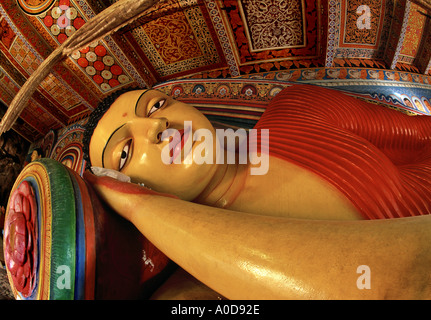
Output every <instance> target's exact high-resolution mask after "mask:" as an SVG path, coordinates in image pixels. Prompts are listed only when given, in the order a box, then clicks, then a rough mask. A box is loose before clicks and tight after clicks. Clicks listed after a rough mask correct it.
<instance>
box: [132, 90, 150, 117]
mask: <svg viewBox="0 0 431 320" xmlns="http://www.w3.org/2000/svg"><path fill="white" fill-rule="evenodd" d="M148 91H150V89H147V90H145V91H144V92H142V94H141V95H140V96H139V98H138V100H137V101H136V104H135V115H136V116H137V115H138V114H137V109H138V104H139V101H141V98H142V96H143V95H144V94H146V93H147V92H148Z"/></svg>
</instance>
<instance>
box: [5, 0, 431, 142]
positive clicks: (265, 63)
mask: <svg viewBox="0 0 431 320" xmlns="http://www.w3.org/2000/svg"><path fill="white" fill-rule="evenodd" d="M113 2H114V1H113V0H101V1H96V0H0V100H1V102H2V108H3V109H6V108H7V106H8V105H9V104H10V103H11V101H12V99H13V97H14V96H15V95H16V93H17V92H18V91H19V89H20V87H21V86H22V85H23V84H24V83H25V81H26V80H27V79H28V78H29V76H30V75H31V74H32V73H33V72H34V71H35V70H36V69H37V68H38V66H39V65H40V64H41V62H42V61H43V60H44V59H46V58H47V57H48V56H49V54H50V53H51V52H52V51H53V50H54V49H55V48H57V47H58V46H59V45H60V44H61V43H63V42H64V41H65V40H66V39H67V38H68V37H69V36H70V35H71V34H73V32H75V31H76V30H78V29H79V28H81V27H82V26H83V25H84V24H85V23H86V22H87V21H88V20H89V19H91V18H92V17H94V16H95V15H97V14H98V13H99V12H101V11H103V10H104V9H105V8H107V7H108V6H109V5H110V4H112V3H113ZM430 24H431V1H430V0H417V1H408V0H317V1H314V0H313V1H311V0H168V1H161V2H160V3H159V4H157V5H156V7H154V8H152V9H150V10H149V11H148V12H147V13H146V14H145V15H143V16H142V17H141V18H139V19H138V20H137V21H135V22H133V23H131V24H129V25H128V26H126V27H124V28H122V29H120V30H118V31H117V32H116V33H114V34H112V35H111V36H107V37H105V38H103V39H102V40H99V41H97V42H94V43H92V44H90V45H89V46H88V47H85V48H81V49H80V50H78V51H76V52H74V53H73V54H72V55H71V56H70V57H69V58H67V59H66V60H64V61H63V62H61V63H59V64H58V65H56V66H55V67H54V68H53V70H52V72H51V73H50V74H49V76H48V77H47V78H46V79H45V80H44V81H43V82H42V83H41V85H40V87H39V88H38V90H37V91H36V93H35V94H34V95H33V97H32V99H31V100H30V102H29V103H28V106H27V107H26V108H25V110H24V111H23V112H22V113H21V116H20V118H19V119H18V121H17V122H16V123H15V125H14V126H13V129H14V130H15V131H17V132H18V133H19V134H20V135H22V136H23V137H24V138H26V139H27V140H29V141H30V142H33V141H35V140H37V139H40V138H41V137H44V136H45V135H46V134H47V133H48V132H49V131H50V130H51V129H53V130H57V129H60V128H64V127H65V126H67V125H70V124H72V123H74V122H76V121H78V120H81V119H83V118H85V117H86V116H88V114H89V113H90V112H91V111H92V110H93V109H94V108H95V107H96V106H97V104H98V102H99V101H101V100H102V99H103V98H104V97H106V96H107V95H109V94H110V93H112V92H113V91H115V90H118V89H120V88H123V87H130V86H136V87H142V88H143V87H153V86H155V85H157V84H160V83H164V82H166V81H171V80H177V79H182V78H201V79H205V78H241V77H253V76H254V75H259V74H260V75H261V74H262V73H266V74H269V73H271V74H273V75H274V74H276V75H277V74H278V75H279V77H281V78H282V77H285V78H286V79H287V80H290V81H301V80H307V78H309V77H311V78H312V79H314V80H318V79H321V80H322V81H323V80H326V79H328V80H333V79H340V78H349V79H355V78H357V79H371V80H373V79H374V80H378V79H380V80H394V81H398V82H399V81H406V82H405V83H406V86H407V87H408V86H409V84H416V85H418V86H422V88H425V89H426V90H430V88H431V28H430ZM319 77H320V78H319ZM404 77H405V79H404ZM308 80H309V79H308ZM430 92H431V91H430ZM428 98H429V99H431V96H428ZM430 101H431V100H430ZM425 102H427V103H428V100H426V101H425ZM428 105H429V104H428ZM4 111H5V110H2V112H3V113H4Z"/></svg>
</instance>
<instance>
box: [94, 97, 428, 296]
mask: <svg viewBox="0 0 431 320" xmlns="http://www.w3.org/2000/svg"><path fill="white" fill-rule="evenodd" d="M184 121H192V123H193V130H194V131H195V130H197V129H202V128H204V129H208V130H210V131H212V132H214V128H213V127H212V126H211V124H210V123H209V122H208V121H207V120H206V118H205V117H204V116H203V115H202V114H201V113H200V112H199V111H197V110H196V109H194V108H192V107H191V106H188V105H186V104H183V103H181V102H178V101H175V100H172V99H171V98H169V97H167V96H165V95H164V94H162V93H160V92H157V91H153V90H150V91H146V92H144V91H135V92H129V93H126V94H124V95H122V96H121V97H120V98H118V99H117V100H116V101H115V102H114V103H113V105H112V106H111V108H110V109H109V110H108V111H107V113H106V114H105V115H104V116H103V117H102V119H101V120H100V122H99V125H98V126H97V128H96V129H95V132H94V135H93V137H92V139H91V143H90V158H91V161H92V165H93V166H98V167H105V168H109V169H115V170H120V169H121V172H123V173H124V174H126V175H128V176H130V177H131V179H132V181H133V182H143V183H145V185H148V186H151V187H152V188H153V189H154V190H157V191H159V192H162V193H167V194H173V195H176V196H177V197H178V199H174V198H172V197H165V196H163V195H148V194H146V192H145V188H142V187H138V186H133V188H132V189H133V190H134V191H130V190H131V189H130V186H127V185H125V184H124V183H120V182H117V181H113V179H112V178H108V177H99V178H97V177H95V176H92V175H87V178H88V180H89V181H91V182H92V183H93V186H94V187H95V189H96V190H97V192H98V193H99V195H100V196H101V198H102V199H104V200H105V201H106V202H107V203H108V204H109V205H110V206H111V207H112V208H113V209H114V210H115V211H116V212H118V213H119V214H120V215H122V216H123V217H125V218H126V219H128V220H129V221H131V222H132V223H133V224H134V225H135V226H136V227H137V228H138V229H139V230H140V231H141V232H142V233H143V234H144V235H145V236H146V237H147V238H148V239H149V240H150V241H151V242H152V243H153V244H155V245H156V246H157V247H158V248H159V249H160V250H161V251H163V252H164V253H165V254H166V255H167V256H168V257H170V258H171V259H172V260H173V261H175V262H176V263H177V264H178V265H179V266H181V267H182V268H183V269H184V270H186V271H187V272H188V273H189V274H191V275H192V276H193V277H195V278H196V279H198V280H200V281H201V282H203V283H204V284H205V285H207V286H208V287H210V288H212V289H213V290H215V291H217V292H218V293H220V294H221V295H223V296H224V297H226V298H229V299H384V298H388V299H421V298H430V288H429V265H430V259H431V251H430V250H431V247H430V243H431V242H430V240H431V239H430V238H431V234H430V232H429V224H430V223H431V220H430V219H431V217H429V216H421V217H412V218H400V219H391V220H378V221H377V220H376V221H358V220H360V219H361V217H360V215H359V213H358V212H357V211H356V209H355V208H354V207H353V206H352V205H351V204H350V203H349V202H348V201H347V200H346V199H345V198H344V196H343V195H341V194H340V193H339V192H338V191H337V190H336V189H335V188H333V187H332V186H331V185H329V184H328V183H327V182H326V181H324V180H322V179H321V178H319V177H317V176H316V175H314V174H312V173H309V172H308V171H306V170H304V169H302V168H299V167H298V166H295V165H293V164H290V163H288V162H286V161H282V160H279V159H276V158H272V157H270V158H269V161H270V163H269V171H268V173H267V174H266V175H261V176H258V175H256V176H252V175H250V174H249V172H250V170H248V169H249V165H239V164H218V165H214V164H212V165H209V164H208V165H207V164H205V165H197V164H194V163H192V164H187V165H185V164H184V163H182V164H176V165H165V164H164V163H162V161H161V150H162V148H163V147H164V146H165V145H166V144H167V143H168V141H162V140H161V139H160V133H161V132H162V131H163V130H165V129H166V128H168V127H169V128H174V129H177V130H181V129H183V123H184ZM215 144H216V142H215ZM198 145H199V142H197V143H195V144H194V145H193V148H197V147H198ZM214 148H216V145H214ZM135 188H136V189H135ZM136 190H138V191H136ZM139 190H140V191H139ZM257 195H258V196H257ZM191 201H193V202H191ZM361 265H366V266H368V267H369V269H370V270H371V288H370V289H360V288H358V286H357V279H358V277H359V276H360V274H358V273H357V270H358V267H359V266H361ZM160 297H161V298H163V297H166V295H163V294H161V295H160ZM182 297H187V296H182Z"/></svg>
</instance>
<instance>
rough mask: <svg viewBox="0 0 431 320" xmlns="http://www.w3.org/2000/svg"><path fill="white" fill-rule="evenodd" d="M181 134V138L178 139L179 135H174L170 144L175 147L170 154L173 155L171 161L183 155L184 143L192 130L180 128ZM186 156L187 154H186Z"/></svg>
mask: <svg viewBox="0 0 431 320" xmlns="http://www.w3.org/2000/svg"><path fill="white" fill-rule="evenodd" d="M178 132H179V134H180V138H179V139H178V135H177V134H176V135H174V136H173V137H172V141H171V142H169V144H170V145H172V146H173V148H172V149H171V150H170V153H169V155H170V156H171V163H172V162H173V161H174V160H175V159H176V158H177V157H178V156H181V151H182V150H183V149H184V145H185V143H186V141H187V139H188V138H189V136H190V135H189V133H190V130H188V131H187V132H185V130H184V129H181V130H178ZM184 156H185V155H184Z"/></svg>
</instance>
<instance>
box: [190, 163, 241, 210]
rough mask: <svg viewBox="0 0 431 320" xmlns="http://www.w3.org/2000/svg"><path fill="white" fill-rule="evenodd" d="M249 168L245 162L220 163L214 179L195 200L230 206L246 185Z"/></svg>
mask: <svg viewBox="0 0 431 320" xmlns="http://www.w3.org/2000/svg"><path fill="white" fill-rule="evenodd" d="M247 169H248V166H247V165H244V164H238V163H234V164H227V163H225V164H218V165H217V170H216V172H215V174H214V177H213V179H212V180H211V182H210V183H209V184H208V186H207V187H206V188H205V189H204V191H203V192H202V193H201V194H200V195H199V196H198V197H197V198H196V199H195V200H194V201H193V202H196V203H200V204H205V205H208V206H213V207H219V208H228V207H229V206H230V205H231V204H232V203H233V202H234V201H235V199H236V198H237V196H238V195H239V193H240V192H241V190H242V189H243V187H244V183H245V180H246V178H247V174H246V173H247Z"/></svg>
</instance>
